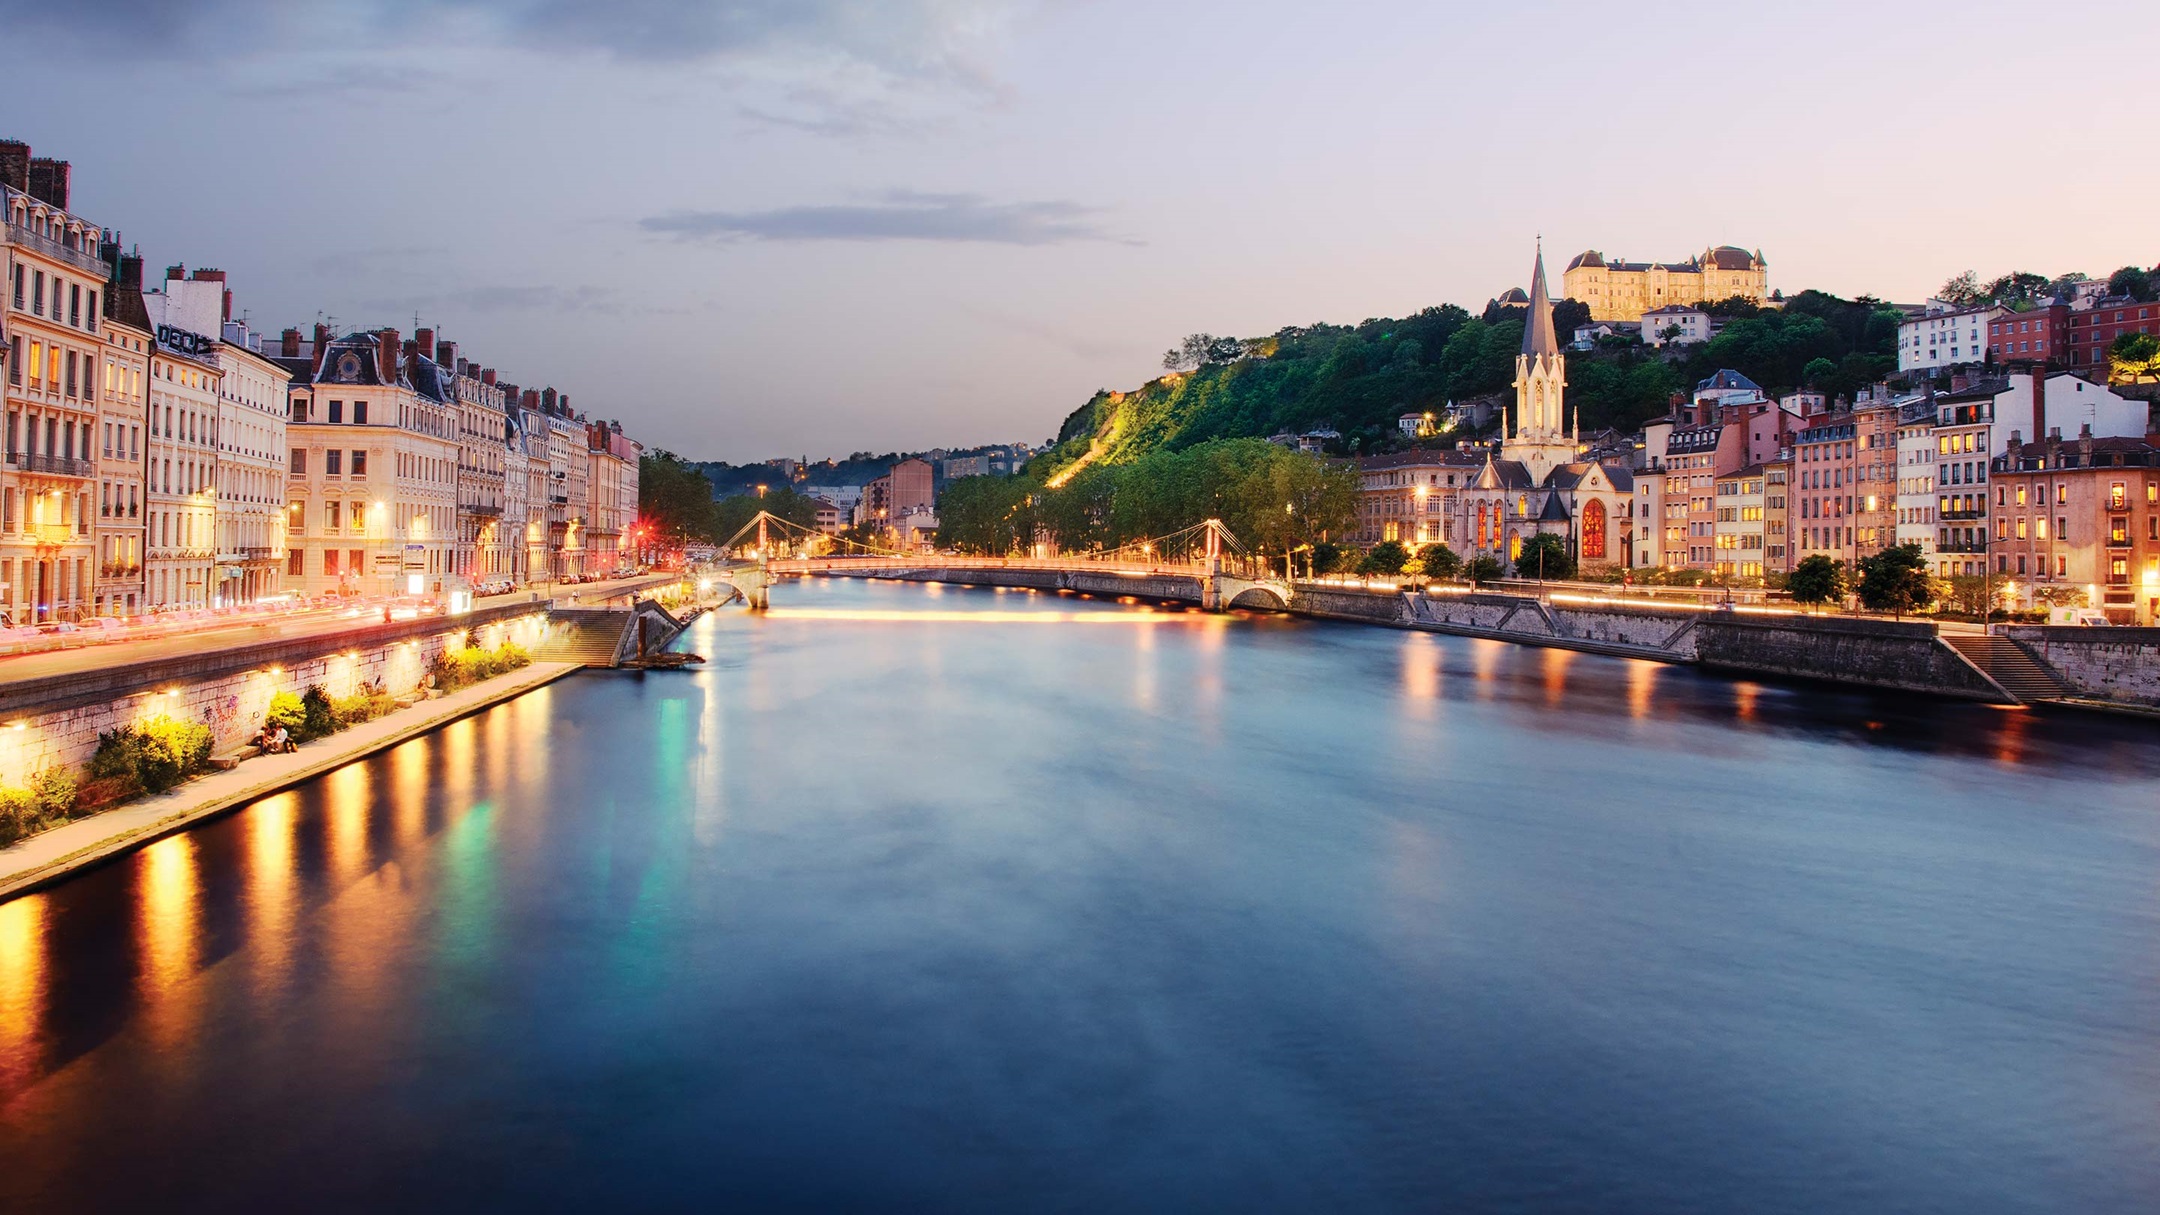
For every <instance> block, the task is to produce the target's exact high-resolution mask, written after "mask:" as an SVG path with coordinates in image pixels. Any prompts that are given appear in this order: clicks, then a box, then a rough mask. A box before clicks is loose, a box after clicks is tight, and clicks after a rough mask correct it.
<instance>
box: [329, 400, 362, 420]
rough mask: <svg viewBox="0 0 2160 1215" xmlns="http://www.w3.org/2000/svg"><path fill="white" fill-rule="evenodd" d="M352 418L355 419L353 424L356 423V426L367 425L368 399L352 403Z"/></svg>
mask: <svg viewBox="0 0 2160 1215" xmlns="http://www.w3.org/2000/svg"><path fill="white" fill-rule="evenodd" d="M333 420H335V419H333ZM352 420H353V425H355V426H365V425H367V402H366V401H354V402H353V403H352Z"/></svg>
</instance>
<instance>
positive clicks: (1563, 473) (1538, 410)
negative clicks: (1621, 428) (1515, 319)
mask: <svg viewBox="0 0 2160 1215" xmlns="http://www.w3.org/2000/svg"><path fill="white" fill-rule="evenodd" d="M1560 351H1561V346H1560V339H1559V335H1558V334H1557V333H1555V332H1554V330H1553V310H1552V297H1551V295H1550V294H1549V293H1548V292H1547V291H1546V288H1545V252H1544V250H1543V249H1542V248H1541V249H1539V250H1538V255H1537V264H1536V268H1535V269H1533V270H1532V271H1531V280H1530V314H1529V316H1528V318H1527V319H1526V320H1525V321H1524V322H1523V340H1522V353H1520V354H1518V355H1516V356H1515V411H1514V415H1513V417H1512V418H1503V419H1502V421H1501V426H1502V431H1501V440H1500V444H1499V447H1498V448H1497V449H1496V450H1492V451H1489V452H1488V453H1487V455H1486V457H1485V464H1484V466H1483V467H1482V468H1480V469H1479V470H1478V473H1477V476H1476V477H1474V478H1472V479H1471V481H1470V483H1469V485H1468V486H1467V487H1466V488H1465V489H1464V490H1463V492H1462V494H1461V496H1460V498H1459V499H1458V503H1457V509H1458V510H1459V511H1460V512H1461V519H1462V526H1461V527H1460V529H1458V531H1457V534H1458V535H1461V536H1463V537H1464V538H1465V540H1466V541H1467V542H1468V547H1469V549H1470V554H1471V555H1484V556H1493V557H1498V558H1499V559H1500V560H1502V561H1504V562H1508V563H1510V564H1512V563H1513V562H1514V560H1515V557H1516V554H1518V553H1520V552H1521V551H1522V546H1523V541H1525V540H1527V539H1529V538H1530V537H1532V536H1535V535H1540V534H1549V535H1556V536H1559V537H1560V538H1561V539H1562V540H1563V541H1564V542H1565V543H1566V545H1567V549H1568V551H1569V552H1570V553H1572V554H1574V556H1575V560H1576V563H1577V564H1578V565H1579V566H1580V567H1582V569H1583V570H1584V571H1585V572H1588V571H1592V570H1596V569H1599V568H1601V567H1603V568H1611V567H1620V568H1631V567H1633V565H1634V564H1635V562H1634V546H1633V543H1632V541H1633V538H1634V497H1635V478H1634V474H1633V472H1632V470H1630V469H1629V468H1628V466H1627V465H1625V464H1621V463H1616V462H1598V461H1585V460H1582V459H1580V458H1579V457H1580V455H1581V454H1582V452H1583V450H1584V449H1583V446H1582V443H1581V441H1580V437H1579V436H1580V426H1579V419H1578V420H1575V421H1571V420H1570V419H1568V417H1567V414H1566V412H1565V404H1564V398H1565V394H1566V390H1567V357H1566V356H1565V355H1563V354H1562V353H1561V352H1560ZM1517 572H1518V573H1519V574H1522V575H1525V576H1530V577H1535V576H1536V571H1535V570H1525V571H1517Z"/></svg>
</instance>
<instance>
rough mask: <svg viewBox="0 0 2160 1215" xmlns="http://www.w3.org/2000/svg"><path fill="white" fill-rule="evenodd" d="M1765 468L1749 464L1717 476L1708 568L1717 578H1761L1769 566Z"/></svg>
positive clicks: (1712, 510)
mask: <svg viewBox="0 0 2160 1215" xmlns="http://www.w3.org/2000/svg"><path fill="white" fill-rule="evenodd" d="M1765 474H1766V470H1765V468H1764V467H1763V466H1762V465H1760V464H1750V465H1748V466H1747V467H1746V468H1742V469H1737V470H1735V471H1733V472H1729V473H1726V474H1724V475H1722V476H1720V477H1718V478H1717V483H1716V487H1715V492H1714V494H1713V498H1714V502H1715V505H1713V506H1712V507H1711V535H1710V544H1711V560H1710V572H1711V573H1712V574H1714V575H1716V576H1717V577H1719V578H1726V579H1751V578H1761V577H1762V576H1763V574H1764V571H1765V570H1766V569H1768V568H1769V566H1768V560H1769V538H1770V529H1769V515H1768V513H1767V503H1768V501H1769V499H1768V496H1767V495H1766V493H1765V492H1764V491H1765V485H1766V476H1765Z"/></svg>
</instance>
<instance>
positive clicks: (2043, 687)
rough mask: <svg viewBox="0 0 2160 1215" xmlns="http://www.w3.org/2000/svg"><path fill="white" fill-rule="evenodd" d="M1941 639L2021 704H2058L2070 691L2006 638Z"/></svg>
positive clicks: (1967, 636)
mask: <svg viewBox="0 0 2160 1215" xmlns="http://www.w3.org/2000/svg"><path fill="white" fill-rule="evenodd" d="M1942 639H1943V640H1944V641H1946V642H1948V643H1949V644H1950V648H1952V649H1954V650H1956V651H1957V652H1958V653H1960V654H1963V655H1964V656H1965V658H1966V660H1967V661H1969V662H1971V663H1972V664H1973V665H1974V666H1976V667H1979V668H1980V669H1981V670H1983V671H1985V672H1987V674H1988V678H1990V679H1993V680H1994V681H1995V682H1996V683H1999V684H2001V685H2002V688H2003V691H2005V692H2008V693H2010V694H2011V695H2012V696H2015V697H2017V698H2018V700H2019V701H2020V702H2022V703H2024V704H2032V703H2033V702H2035V701H2043V700H2061V699H2063V698H2064V697H2066V696H2068V695H2070V689H2069V688H2067V687H2064V686H2063V682H2062V681H2061V680H2060V679H2057V678H2056V677H2055V674H2054V672H2052V671H2050V670H2048V669H2047V668H2046V667H2044V666H2041V665H2040V664H2039V663H2038V662H2035V661H2034V660H2033V657H2032V655H2030V654H2027V653H2026V652H2025V650H2024V648H2023V647H2021V646H2019V645H2018V643H2017V642H2015V641H2012V640H2010V639H2009V638H2008V637H1997V636H1995V635H1994V634H1992V633H1990V634H1988V635H1986V636H1977V635H1974V634H1969V633H1945V634H1943V638H1942Z"/></svg>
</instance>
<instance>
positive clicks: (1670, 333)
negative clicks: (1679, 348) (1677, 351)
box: [1657, 325, 1686, 342]
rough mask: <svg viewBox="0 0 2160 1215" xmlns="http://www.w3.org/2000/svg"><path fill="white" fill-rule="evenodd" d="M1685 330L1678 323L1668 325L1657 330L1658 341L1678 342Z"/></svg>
mask: <svg viewBox="0 0 2160 1215" xmlns="http://www.w3.org/2000/svg"><path fill="white" fill-rule="evenodd" d="M1684 332H1686V331H1685V330H1683V329H1681V328H1680V326H1678V325H1667V326H1665V327H1664V328H1663V329H1660V330H1658V331H1657V335H1658V341H1660V342H1677V341H1679V340H1680V335H1681V334H1682V333H1684Z"/></svg>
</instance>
